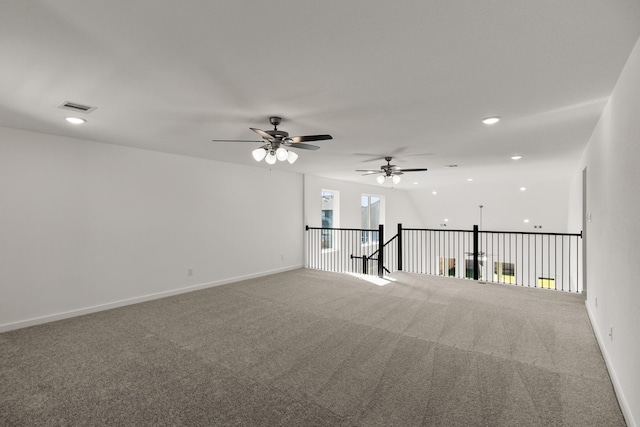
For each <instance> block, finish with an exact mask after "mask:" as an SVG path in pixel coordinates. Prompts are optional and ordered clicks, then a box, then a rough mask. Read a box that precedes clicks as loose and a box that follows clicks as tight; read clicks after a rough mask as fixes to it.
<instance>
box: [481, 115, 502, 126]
mask: <svg viewBox="0 0 640 427" xmlns="http://www.w3.org/2000/svg"><path fill="white" fill-rule="evenodd" d="M499 121H500V117H498V116H493V117H485V118H484V119H482V123H484V124H485V125H495V124H496V123H498V122H499Z"/></svg>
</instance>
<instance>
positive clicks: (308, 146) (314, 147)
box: [282, 142, 320, 150]
mask: <svg viewBox="0 0 640 427" xmlns="http://www.w3.org/2000/svg"><path fill="white" fill-rule="evenodd" d="M282 145H284V146H285V147H290V148H302V149H304V150H317V149H319V148H320V147H318V146H317V145H311V144H303V143H302V142H299V143H297V144H282Z"/></svg>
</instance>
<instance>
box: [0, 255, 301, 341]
mask: <svg viewBox="0 0 640 427" xmlns="http://www.w3.org/2000/svg"><path fill="white" fill-rule="evenodd" d="M299 268H303V266H302V265H292V266H289V267H284V268H278V269H275V270H268V271H263V272H260V273H253V274H247V275H244V276H237V277H230V278H228V279H222V280H216V281H214V282H208V283H201V284H199V285H192V286H187V287H185V288H179V289H172V290H170V291H162V292H158V293H155V294H149V295H143V296H139V297H134V298H128V299H123V300H119V301H114V302H109V303H105V304H98V305H94V306H91V307H85V308H79V309H76V310H70V311H65V312H62V313H55V314H50V315H47V316H42V317H36V318H33V319H27V320H21V321H19V322H13V323H5V324H4V325H0V333H2V332H8V331H13V330H15V329H22V328H27V327H29V326H35V325H41V324H43V323H49V322H55V321H56V320H62V319H68V318H70V317H77V316H82V315H84V314H90V313H96V312H99V311H105V310H110V309H112V308H118V307H124V306H126V305H132V304H138V303H141V302H145V301H151V300H155V299H160V298H166V297H170V296H174V295H179V294H184V293H187V292H193V291H198V290H201V289H207V288H212V287H214V286H220V285H226V284H229V283H234V282H240V281H243V280H249V279H255V278H256V277H262V276H269V275H271V274H276V273H282V272H284V271H290V270H297V269H299Z"/></svg>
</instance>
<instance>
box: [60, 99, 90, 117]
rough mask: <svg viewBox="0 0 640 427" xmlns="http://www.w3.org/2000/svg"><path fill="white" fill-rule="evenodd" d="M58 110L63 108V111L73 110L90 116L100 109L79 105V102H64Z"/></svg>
mask: <svg viewBox="0 0 640 427" xmlns="http://www.w3.org/2000/svg"><path fill="white" fill-rule="evenodd" d="M58 108H62V109H63V110H71V111H75V112H77V113H84V114H89V113H90V112H92V111H93V110H95V109H96V108H98V107H91V106H89V105H82V104H78V103H77V102H71V101H64V102H63V103H62V104H60V105H58Z"/></svg>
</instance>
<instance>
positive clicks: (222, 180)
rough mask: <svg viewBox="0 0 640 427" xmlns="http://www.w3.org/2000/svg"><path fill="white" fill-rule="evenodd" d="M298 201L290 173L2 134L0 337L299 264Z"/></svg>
mask: <svg viewBox="0 0 640 427" xmlns="http://www.w3.org/2000/svg"><path fill="white" fill-rule="evenodd" d="M276 190H277V191H276ZM302 194H303V180H302V175H299V174H292V173H288V172H281V171H275V170H274V171H269V170H267V169H262V168H255V167H247V166H239V165H232V164H228V163H221V162H215V161H210V160H203V159H196V158H191V157H185V156H177V155H172V154H165V153H159V152H153V151H146V150H139V149H133V148H128V147H122V146H116V145H108V144H102V143H96V142H91V141H85V140H76V139H70V138H64V137H57V136H52V135H43V134H37V133H31V132H24V131H19V130H14V129H8V128H0V236H1V237H0V331H2V330H9V329H13V328H17V327H22V326H28V325H30V324H35V323H40V322H43V321H48V320H54V319H57V318H61V317H66V316H69V315H75V314H81V313H83V312H88V311H94V310H97V309H102V308H108V307H111V306H117V305H119V304H123V303H125V302H136V301H140V300H144V299H146V298H151V297H154V296H156V297H157V296H160V295H168V294H172V293H178V292H181V291H185V290H189V289H194V288H198V287H202V286H209V285H212V284H221V283H227V282H231V281H234V280H239V279H242V278H247V277H253V276H257V275H263V274H268V273H270V272H274V271H280V270H285V269H290V268H297V267H301V266H302V264H303V252H302V248H303V238H304V224H303V217H302V203H303V199H302ZM280 230H285V231H284V232H280ZM189 268H193V275H192V276H188V275H187V271H188V269H189Z"/></svg>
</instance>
